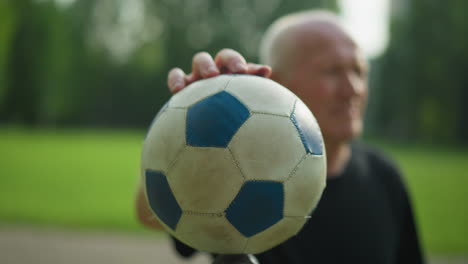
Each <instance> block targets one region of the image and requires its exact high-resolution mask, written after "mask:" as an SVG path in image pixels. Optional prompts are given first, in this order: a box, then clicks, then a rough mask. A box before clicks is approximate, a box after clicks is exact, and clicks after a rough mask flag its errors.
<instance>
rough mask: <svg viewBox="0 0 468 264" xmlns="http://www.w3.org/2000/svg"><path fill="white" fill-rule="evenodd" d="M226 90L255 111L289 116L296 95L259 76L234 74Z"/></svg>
mask: <svg viewBox="0 0 468 264" xmlns="http://www.w3.org/2000/svg"><path fill="white" fill-rule="evenodd" d="M226 91H227V92H229V93H231V94H233V95H234V96H236V97H237V98H239V99H240V100H241V101H242V102H243V103H244V104H246V105H247V107H248V108H249V109H250V110H251V111H253V112H261V113H269V114H276V115H283V116H289V115H290V114H291V112H292V109H293V106H294V101H295V100H296V96H295V95H294V94H293V93H292V92H291V91H289V90H288V89H286V88H284V87H283V86H281V85H280V84H278V83H276V82H274V81H272V80H270V79H267V78H262V77H258V76H252V75H248V76H247V75H234V77H233V78H232V80H231V81H230V82H229V84H228V87H227V88H226Z"/></svg>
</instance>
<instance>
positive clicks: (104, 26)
mask: <svg viewBox="0 0 468 264" xmlns="http://www.w3.org/2000/svg"><path fill="white" fill-rule="evenodd" d="M317 6H323V7H327V8H332V9H336V4H335V3H334V2H333V1H325V0H315V1H307V3H306V1H283V0H255V1H247V0H229V1H228V0H224V1H218V0H131V1H130V0H101V1H92V0H78V1H73V0H56V1H53V0H50V1H46V0H42V1H39V0H21V1H2V2H1V3H0V12H1V13H0V76H1V77H0V122H1V123H15V124H24V125H28V126H49V127H57V126H105V127H145V126H146V125H148V124H149V121H150V120H151V118H152V116H153V115H154V114H155V112H156V111H157V110H158V108H159V106H161V104H162V103H163V102H164V101H166V100H167V99H168V98H169V93H168V92H167V87H166V74H167V72H168V70H169V69H170V68H171V67H174V66H180V67H182V68H183V69H185V70H186V71H188V70H189V69H190V64H191V61H190V58H191V57H192V55H193V54H194V53H195V52H196V51H200V50H206V51H208V52H211V53H216V52H217V51H218V50H219V49H220V48H222V47H231V48H234V49H237V50H239V51H241V52H242V53H244V54H245V55H246V56H247V58H248V59H249V60H252V61H255V60H256V53H257V44H258V42H259V39H260V37H261V34H262V32H263V30H264V29H265V28H266V27H267V26H268V25H269V23H270V22H271V21H272V20H273V19H274V18H276V17H278V16H280V15H281V14H284V13H286V12H290V11H295V10H299V9H302V8H312V7H317Z"/></svg>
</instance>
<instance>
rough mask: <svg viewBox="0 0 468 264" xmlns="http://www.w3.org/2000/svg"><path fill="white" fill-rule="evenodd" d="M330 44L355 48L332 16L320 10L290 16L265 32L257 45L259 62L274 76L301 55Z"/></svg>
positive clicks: (311, 53) (282, 71)
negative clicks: (258, 45) (334, 42)
mask: <svg viewBox="0 0 468 264" xmlns="http://www.w3.org/2000/svg"><path fill="white" fill-rule="evenodd" d="M330 41H345V42H349V43H351V44H352V45H355V42H354V41H353V40H352V39H351V37H350V36H349V34H348V33H346V32H345V30H344V29H343V27H342V25H341V22H340V20H339V18H338V17H337V16H336V15H335V14H334V13H331V12H329V11H323V10H312V11H303V12H298V13H293V14H290V15H287V16H284V17H281V18H279V19H278V20H277V21H275V22H274V23H273V24H272V25H271V26H270V27H269V28H268V30H267V31H266V33H265V35H264V37H263V39H262V42H261V45H260V62H261V63H262V64H266V65H270V66H271V67H272V69H273V71H274V72H276V73H277V74H278V73H285V72H287V71H288V69H290V68H291V66H292V65H293V63H294V62H295V61H296V60H297V59H298V58H300V57H301V56H304V52H305V51H306V52H307V55H308V56H311V55H313V53H316V52H319V51H320V49H321V48H322V47H323V46H324V45H327V42H330Z"/></svg>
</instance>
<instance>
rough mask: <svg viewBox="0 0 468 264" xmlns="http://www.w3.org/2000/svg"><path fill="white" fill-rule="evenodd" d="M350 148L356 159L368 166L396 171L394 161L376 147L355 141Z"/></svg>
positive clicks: (396, 167)
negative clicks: (363, 161)
mask: <svg viewBox="0 0 468 264" xmlns="http://www.w3.org/2000/svg"><path fill="white" fill-rule="evenodd" d="M351 148H352V155H353V156H355V158H356V159H361V160H365V161H366V162H367V163H368V165H370V166H373V167H374V166H375V167H378V168H382V169H391V170H396V171H398V166H397V165H396V163H395V161H394V160H393V159H392V158H391V157H390V156H389V155H388V154H387V153H385V152H383V151H382V150H381V149H380V148H378V147H375V146H373V145H370V144H367V143H364V142H362V141H356V142H353V143H352V144H351Z"/></svg>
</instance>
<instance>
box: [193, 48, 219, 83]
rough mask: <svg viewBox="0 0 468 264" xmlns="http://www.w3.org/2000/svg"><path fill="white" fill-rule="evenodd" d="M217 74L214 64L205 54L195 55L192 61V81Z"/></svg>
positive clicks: (209, 56) (208, 55)
mask: <svg viewBox="0 0 468 264" xmlns="http://www.w3.org/2000/svg"><path fill="white" fill-rule="evenodd" d="M218 74H219V70H218V68H217V67H216V64H215V62H214V60H213V58H212V57H211V55H210V54H208V53H207V52H199V53H197V54H195V56H194V57H193V60H192V75H193V78H195V79H194V80H198V79H204V78H210V77H213V76H216V75H218Z"/></svg>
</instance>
